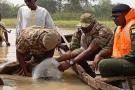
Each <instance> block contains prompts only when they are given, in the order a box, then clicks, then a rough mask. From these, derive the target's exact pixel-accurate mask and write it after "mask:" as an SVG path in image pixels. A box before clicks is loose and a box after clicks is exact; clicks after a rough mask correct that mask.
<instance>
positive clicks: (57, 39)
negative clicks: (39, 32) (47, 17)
mask: <svg viewBox="0 0 135 90" xmlns="http://www.w3.org/2000/svg"><path fill="white" fill-rule="evenodd" d="M42 42H43V45H44V47H45V48H46V49H47V51H49V50H52V49H54V48H56V47H57V46H58V45H59V44H60V43H61V36H60V35H59V33H58V32H57V31H56V30H52V29H48V30H47V34H46V35H45V36H44V37H43V39H42Z"/></svg>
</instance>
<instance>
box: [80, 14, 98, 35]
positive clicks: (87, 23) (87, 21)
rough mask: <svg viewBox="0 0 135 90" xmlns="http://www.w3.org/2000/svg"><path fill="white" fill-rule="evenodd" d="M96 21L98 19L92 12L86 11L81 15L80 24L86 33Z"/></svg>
mask: <svg viewBox="0 0 135 90" xmlns="http://www.w3.org/2000/svg"><path fill="white" fill-rule="evenodd" d="M95 22H96V19H95V17H94V16H93V15H92V14H91V13H84V14H82V15H81V17H80V24H79V25H78V26H80V27H81V29H82V31H83V32H84V33H87V32H89V31H90V30H91V29H92V27H93V25H94V23H95Z"/></svg>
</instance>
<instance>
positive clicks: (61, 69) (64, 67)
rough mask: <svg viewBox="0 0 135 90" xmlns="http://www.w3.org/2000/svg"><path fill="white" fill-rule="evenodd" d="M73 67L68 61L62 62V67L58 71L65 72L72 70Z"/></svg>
mask: <svg viewBox="0 0 135 90" xmlns="http://www.w3.org/2000/svg"><path fill="white" fill-rule="evenodd" d="M71 66H72V65H70V64H69V63H67V62H66V61H64V62H61V63H60V65H59V66H58V69H59V70H60V71H62V72H64V71H65V70H67V69H68V68H70V67H71Z"/></svg>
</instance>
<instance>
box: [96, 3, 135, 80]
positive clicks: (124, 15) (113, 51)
mask: <svg viewBox="0 0 135 90" xmlns="http://www.w3.org/2000/svg"><path fill="white" fill-rule="evenodd" d="M112 19H113V21H114V22H115V24H116V25H117V28H116V30H115V33H114V37H112V39H111V40H110V43H108V45H107V47H105V48H103V50H101V51H100V52H99V53H98V54H97V55H96V57H95V59H94V63H93V66H94V67H95V68H96V67H97V65H98V67H99V70H100V73H101V75H102V76H103V77H112V76H132V75H135V32H134V30H135V10H134V9H132V8H130V7H129V6H128V5H125V4H119V5H116V6H115V7H113V8H112ZM119 27H120V28H119ZM108 57H110V58H108ZM103 58H107V59H103ZM100 60H101V61H100ZM98 63H99V64H98Z"/></svg>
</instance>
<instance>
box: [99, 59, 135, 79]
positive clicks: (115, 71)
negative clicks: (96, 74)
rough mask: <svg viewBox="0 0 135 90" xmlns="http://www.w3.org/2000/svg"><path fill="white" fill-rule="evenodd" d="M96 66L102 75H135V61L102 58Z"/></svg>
mask: <svg viewBox="0 0 135 90" xmlns="http://www.w3.org/2000/svg"><path fill="white" fill-rule="evenodd" d="M98 66H99V71H100V73H101V76H102V77H112V76H133V75H135V62H134V63H133V62H129V61H127V60H124V59H113V58H109V59H103V60H101V61H100V62H99V64H98Z"/></svg>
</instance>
